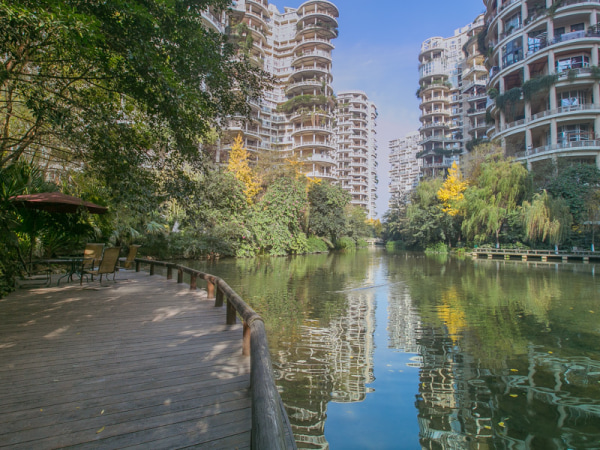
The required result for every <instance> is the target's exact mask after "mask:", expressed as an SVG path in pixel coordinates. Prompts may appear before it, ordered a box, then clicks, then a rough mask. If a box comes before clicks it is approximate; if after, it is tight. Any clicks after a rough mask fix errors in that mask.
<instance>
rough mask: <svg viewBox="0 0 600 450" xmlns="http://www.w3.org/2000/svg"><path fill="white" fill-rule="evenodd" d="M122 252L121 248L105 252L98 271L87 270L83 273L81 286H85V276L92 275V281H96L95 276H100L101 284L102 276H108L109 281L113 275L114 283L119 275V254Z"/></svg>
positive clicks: (108, 249)
mask: <svg viewBox="0 0 600 450" xmlns="http://www.w3.org/2000/svg"><path fill="white" fill-rule="evenodd" d="M120 252H121V247H112V248H107V249H106V250H104V255H102V259H101V260H100V265H99V266H98V268H97V269H94V268H92V269H87V270H83V271H82V272H81V279H80V282H79V284H80V285H82V284H83V276H84V275H87V274H90V275H91V277H92V281H94V275H100V283H102V275H106V279H107V280H108V279H109V278H108V276H109V275H110V274H111V273H112V274H113V281H116V280H115V275H116V273H117V263H118V262H119V253H120Z"/></svg>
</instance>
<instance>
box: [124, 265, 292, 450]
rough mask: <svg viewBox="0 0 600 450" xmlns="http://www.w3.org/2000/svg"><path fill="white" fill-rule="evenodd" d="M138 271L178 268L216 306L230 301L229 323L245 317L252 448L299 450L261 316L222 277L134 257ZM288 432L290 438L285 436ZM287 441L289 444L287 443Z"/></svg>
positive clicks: (179, 278)
mask: <svg viewBox="0 0 600 450" xmlns="http://www.w3.org/2000/svg"><path fill="white" fill-rule="evenodd" d="M135 263H136V265H135V270H136V272H139V271H140V268H141V265H142V264H148V265H150V275H154V268H155V267H157V266H158V267H166V268H167V279H172V274H173V269H176V270H177V282H178V283H182V282H183V274H184V273H186V274H188V275H190V289H191V290H195V289H196V281H197V278H202V279H203V280H205V281H206V283H207V289H206V291H207V293H208V298H209V299H212V298H214V299H215V307H220V306H223V300H224V299H226V300H227V308H226V311H227V314H226V317H227V319H226V322H227V324H228V325H233V324H235V322H236V314H239V315H240V316H241V317H242V320H243V325H244V335H243V344H242V348H243V351H242V354H243V355H244V356H250V391H251V396H252V433H251V439H252V444H251V445H252V447H251V448H253V449H261V450H262V449H273V450H275V449H288V448H292V449H293V450H295V449H296V445H295V442H294V440H293V438H292V437H293V433H292V429H291V425H290V423H289V419H288V417H287V415H286V413H285V410H284V408H283V402H282V400H281V396H280V395H279V391H278V390H277V387H276V386H275V379H274V377H273V366H272V363H271V356H270V354H269V346H268V343H267V334H266V330H265V324H264V321H263V319H262V317H261V316H260V315H259V314H258V313H257V312H255V311H254V310H253V309H252V308H251V307H250V306H248V304H247V303H246V302H244V300H243V299H242V298H241V297H240V296H239V295H238V294H237V293H236V292H235V291H234V290H233V289H232V288H231V287H230V286H229V285H228V284H227V283H226V282H225V280H223V279H222V278H219V277H217V276H215V275H211V274H208V273H205V272H202V271H200V270H196V269H192V268H190V267H186V266H182V265H180V264H175V263H170V262H166V261H154V260H148V259H142V258H136V259H135ZM286 431H287V434H288V436H289V437H290V439H287V440H286V438H285V436H286ZM286 442H287V444H286Z"/></svg>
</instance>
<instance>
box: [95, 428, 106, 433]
mask: <svg viewBox="0 0 600 450" xmlns="http://www.w3.org/2000/svg"><path fill="white" fill-rule="evenodd" d="M103 431H104V427H102V428H100V429H99V430H98V431H96V434H98V433H102V432H103Z"/></svg>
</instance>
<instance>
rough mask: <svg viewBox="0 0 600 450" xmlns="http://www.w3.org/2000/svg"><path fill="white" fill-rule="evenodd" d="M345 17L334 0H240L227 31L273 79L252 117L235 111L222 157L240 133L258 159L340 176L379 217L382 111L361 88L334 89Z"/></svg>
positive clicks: (316, 175) (324, 177) (332, 179)
mask: <svg viewBox="0 0 600 450" xmlns="http://www.w3.org/2000/svg"><path fill="white" fill-rule="evenodd" d="M207 16H208V18H213V17H212V15H210V14H208V15H207ZM338 16H339V11H338V9H337V7H336V6H335V5H334V4H333V3H331V2H329V1H327V0H308V1H306V2H304V3H303V4H302V5H300V6H299V7H298V8H288V7H286V8H285V9H284V11H283V12H280V11H279V10H278V9H277V7H276V6H275V5H271V4H269V3H268V1H267V0H238V1H237V2H235V4H234V7H233V12H232V14H231V16H230V18H229V24H228V27H227V32H228V33H229V35H230V36H231V37H232V38H233V39H234V40H237V42H238V43H239V46H240V48H241V49H242V51H244V52H247V54H248V55H249V56H250V57H251V58H252V60H253V62H254V63H256V64H258V65H259V66H260V67H262V68H263V69H264V70H265V71H266V72H268V73H269V74H270V75H272V76H273V78H274V83H273V84H272V86H271V89H270V90H269V91H267V92H265V93H264V96H263V99H262V100H261V101H260V102H259V103H251V107H252V120H250V121H247V120H244V119H243V118H241V117H233V118H231V120H230V122H229V124H228V126H227V131H226V133H225V136H224V138H223V146H222V150H223V151H222V152H221V153H223V155H222V156H219V162H220V163H224V162H225V161H226V155H227V153H228V150H229V149H230V145H231V142H232V141H233V137H235V136H237V135H238V134H241V135H242V137H243V143H244V146H245V147H246V148H247V149H248V150H249V152H250V153H251V155H252V159H254V160H255V161H257V160H259V159H260V158H269V159H270V160H276V159H277V158H279V157H285V158H293V159H295V160H296V161H299V162H300V163H301V165H302V167H303V172H304V173H305V174H306V175H307V176H309V177H311V178H319V179H322V180H325V181H328V182H331V183H339V184H340V185H341V186H342V187H343V188H344V189H346V190H348V191H349V192H350V194H351V195H352V203H353V204H355V205H360V206H361V207H363V208H364V209H365V211H366V212H367V215H368V217H369V218H373V217H375V215H376V212H375V200H376V198H377V195H376V186H377V176H376V167H377V161H376V158H377V141H376V131H375V126H376V117H377V110H376V108H375V105H374V104H373V103H372V102H370V101H369V100H368V98H367V96H366V94H364V93H362V92H359V91H351V92H348V93H342V94H340V98H339V99H338V98H337V97H336V96H335V95H334V91H333V88H332V87H331V84H332V81H333V76H332V74H331V71H332V60H333V58H332V51H333V49H334V45H333V40H334V39H335V38H336V37H337V35H338V22H337V18H338ZM213 19H214V20H215V22H216V21H217V18H216V17H214V18H213ZM213 28H215V27H213ZM215 29H217V28H215ZM340 101H342V102H343V103H344V105H343V107H338V105H339V104H340ZM346 103H348V104H346ZM338 114H341V118H338ZM346 138H350V140H349V141H347V140H345V139H346ZM218 154H220V153H218ZM342 160H343V161H342Z"/></svg>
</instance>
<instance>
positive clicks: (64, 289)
mask: <svg viewBox="0 0 600 450" xmlns="http://www.w3.org/2000/svg"><path fill="white" fill-rule="evenodd" d="M119 278H121V279H119ZM206 297H207V295H206V291H204V290H197V291H190V290H189V286H188V285H184V284H177V283H175V282H174V281H165V279H164V278H162V277H149V276H148V275H147V274H146V273H135V272H125V273H123V272H120V273H119V275H118V276H117V283H116V284H115V283H112V282H104V284H103V286H100V285H99V283H98V282H94V283H87V284H84V286H83V287H80V286H79V284H75V283H74V284H69V285H66V286H60V287H49V288H42V289H34V290H20V291H17V292H13V293H11V294H10V295H8V296H7V297H6V298H4V299H0V447H10V448H11V449H18V448H36V449H41V448H56V447H64V446H72V445H76V446H78V448H123V447H139V448H179V447H185V446H198V447H207V448H249V447H250V441H251V439H250V432H251V426H252V424H251V414H252V413H251V399H250V393H249V386H250V358H247V357H243V356H242V349H241V339H242V325H241V324H238V325H229V326H228V325H225V323H224V308H215V306H214V301H213V300H208V299H207V298H206Z"/></svg>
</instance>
